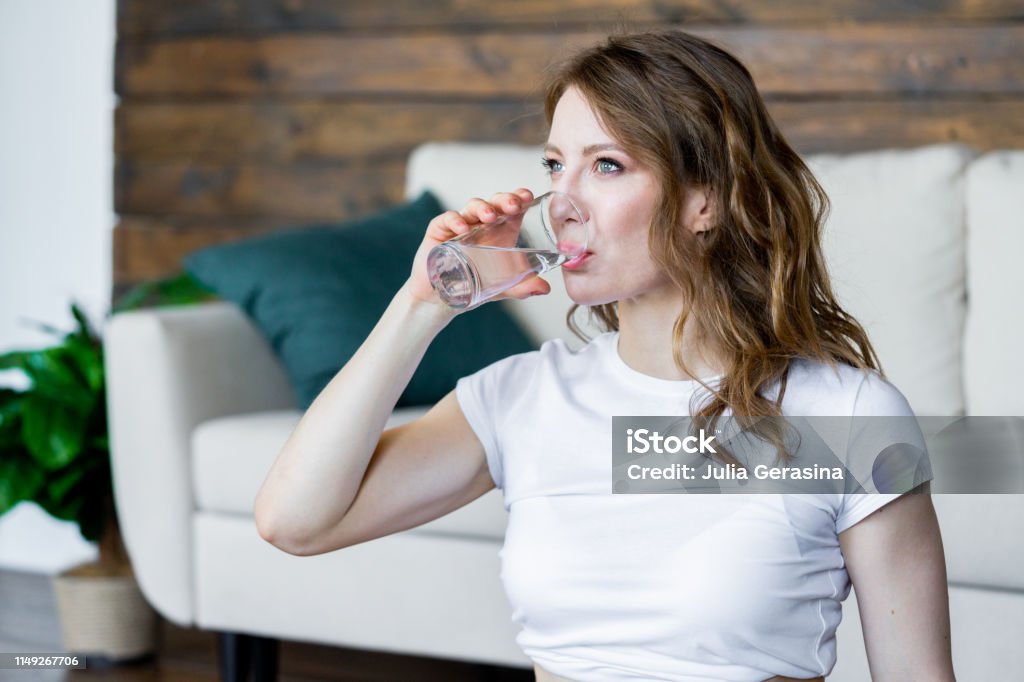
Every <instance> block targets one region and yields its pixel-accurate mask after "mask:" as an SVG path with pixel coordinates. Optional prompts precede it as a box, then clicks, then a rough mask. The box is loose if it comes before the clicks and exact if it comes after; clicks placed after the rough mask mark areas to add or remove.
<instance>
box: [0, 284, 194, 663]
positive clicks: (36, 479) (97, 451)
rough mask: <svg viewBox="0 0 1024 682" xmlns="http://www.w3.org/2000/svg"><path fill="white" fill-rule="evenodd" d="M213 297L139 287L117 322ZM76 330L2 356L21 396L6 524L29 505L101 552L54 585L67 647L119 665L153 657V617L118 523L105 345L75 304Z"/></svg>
mask: <svg viewBox="0 0 1024 682" xmlns="http://www.w3.org/2000/svg"><path fill="white" fill-rule="evenodd" d="M211 296H212V295H211V294H210V292H209V291H208V290H206V289H203V288H202V287H200V286H199V285H198V284H197V283H196V282H195V281H194V280H192V279H191V278H189V277H188V276H186V275H181V276H176V277H172V278H168V279H164V280H157V281H155V282H148V283H145V284H144V285H141V286H139V287H137V288H135V289H133V290H132V291H130V292H129V293H128V294H126V295H125V296H124V297H123V298H122V299H121V300H120V302H119V303H118V304H117V305H115V307H114V308H113V310H112V313H116V312H120V311H121V310H126V309H130V308H136V307H142V306H145V305H153V304H157V305H166V304H180V303H192V302H198V301H202V300H206V299H208V298H210V297H211ZM71 312H72V315H73V317H74V319H75V322H76V326H75V328H74V329H73V330H72V331H70V332H62V331H61V330H58V329H55V328H54V327H51V326H49V325H46V324H42V323H36V324H37V326H38V327H39V328H40V329H42V330H43V331H45V332H47V333H50V334H53V335H54V336H56V337H57V339H58V340H57V342H56V343H54V344H53V345H51V346H48V347H45V348H40V349H36V350H15V351H10V352H7V353H3V354H0V370H20V371H21V372H23V373H24V374H25V376H26V378H27V379H28V386H27V387H26V388H24V389H13V388H0V515H3V514H5V513H6V512H7V511H9V510H10V509H12V508H13V507H14V506H15V505H17V504H19V503H20V502H23V501H30V502H34V503H36V504H38V505H39V506H40V507H41V508H42V509H44V510H45V511H46V512H47V513H49V514H50V515H51V516H53V517H55V518H57V519H62V520H65V521H71V522H74V523H76V524H77V525H78V528H79V530H80V532H81V534H82V537H84V538H85V539H86V540H88V541H90V542H96V543H97V544H98V548H99V555H98V558H97V559H96V561H93V562H89V563H86V564H81V565H78V566H75V567H73V568H70V569H68V570H67V571H64V572H63V573H61V574H60V575H57V576H55V577H54V591H55V594H56V597H57V604H58V610H59V611H60V616H61V628H62V631H63V634H64V646H65V648H66V649H68V650H69V651H71V652H74V653H80V654H89V655H90V660H91V661H92V660H93V657H99V658H106V659H109V660H110V661H112V662H113V661H121V660H125V659H132V658H136V657H139V656H144V655H146V654H148V653H150V652H151V651H152V650H153V649H154V647H155V631H156V617H155V613H153V611H152V609H151V608H150V607H149V605H148V604H147V603H146V601H145V599H144V598H143V596H142V593H141V592H140V591H139V588H138V585H137V584H136V582H135V579H134V576H133V574H132V570H131V563H130V561H129V558H128V554H127V552H126V550H125V547H124V544H123V542H122V540H121V533H120V530H119V527H118V523H117V515H116V513H115V508H114V495H113V483H112V479H111V471H110V446H109V440H108V432H107V410H106V391H105V386H106V384H105V375H104V364H103V345H102V341H101V339H100V337H99V335H98V334H97V333H96V332H95V331H94V330H93V329H92V328H91V327H90V325H89V322H88V320H87V319H86V316H85V315H84V314H83V313H82V310H81V309H80V308H79V307H78V305H77V304H74V303H72V305H71Z"/></svg>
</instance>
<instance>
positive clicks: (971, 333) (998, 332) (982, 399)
mask: <svg viewBox="0 0 1024 682" xmlns="http://www.w3.org/2000/svg"><path fill="white" fill-rule="evenodd" d="M1022 189H1024V150H1018V151H998V152H991V153H989V154H986V155H985V156H983V157H981V158H980V159H978V160H977V161H975V162H974V163H972V164H971V167H970V169H969V170H968V172H967V295H968V297H969V300H970V309H969V311H968V314H967V329H966V332H965V333H966V336H965V339H964V365H965V374H964V381H965V382H966V387H965V388H966V392H967V411H968V412H969V413H970V414H978V415H1005V416H1020V415H1024V392H1021V387H1020V379H1021V377H1024V354H1021V352H1020V346H1021V339H1022V338H1024V314H1022V311H1024V306H1022V304H1021V300H1022V299H1024V267H1021V265H1022V259H1024V256H1022V254H1024V192H1022Z"/></svg>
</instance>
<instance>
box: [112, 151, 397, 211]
mask: <svg viewBox="0 0 1024 682" xmlns="http://www.w3.org/2000/svg"><path fill="white" fill-rule="evenodd" d="M404 177H405V164H404V162H401V161H391V162H387V161H382V162H379V163H372V162H370V161H369V160H368V161H367V162H366V163H352V164H350V165H347V166H339V165H319V166H314V165H295V166H275V165H269V166H214V165H207V164H198V163H188V162H181V163H166V164H132V163H120V164H119V165H118V167H117V171H116V179H115V197H114V204H115V210H116V211H117V212H118V213H122V214H126V213H141V214H151V215H160V214H179V215H194V216H241V217H282V218H289V219H296V220H335V219H341V218H349V217H352V216H355V215H359V214H362V213H366V212H369V211H372V210H373V209H377V208H381V207H383V206H387V205H389V204H393V203H395V202H398V201H400V200H401V198H402V187H403V182H404Z"/></svg>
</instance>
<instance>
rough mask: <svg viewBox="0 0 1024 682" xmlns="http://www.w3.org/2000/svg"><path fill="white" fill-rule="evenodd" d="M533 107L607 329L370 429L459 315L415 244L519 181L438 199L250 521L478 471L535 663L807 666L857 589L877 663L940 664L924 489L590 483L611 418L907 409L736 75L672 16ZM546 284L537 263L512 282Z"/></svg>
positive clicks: (373, 502)
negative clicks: (569, 200)
mask: <svg viewBox="0 0 1024 682" xmlns="http://www.w3.org/2000/svg"><path fill="white" fill-rule="evenodd" d="M545 109H546V115H547V118H548V122H549V124H550V134H549V138H548V143H547V145H546V147H545V157H544V159H543V163H544V165H545V166H546V167H547V168H548V170H549V171H550V177H551V188H552V189H556V190H561V191H564V192H567V193H569V194H570V195H571V196H573V197H574V198H575V199H576V200H577V201H579V202H580V203H581V204H583V205H584V206H585V208H586V210H587V212H588V213H589V228H590V230H591V234H590V240H589V244H588V246H589V247H590V251H589V252H588V254H587V256H586V257H585V258H583V259H581V260H579V261H576V262H574V263H572V264H570V267H568V268H563V276H564V278H565V284H566V289H567V290H568V293H569V295H570V297H571V298H572V299H573V301H574V302H575V303H576V304H577V305H583V306H589V307H590V310H591V312H592V313H593V314H595V315H596V316H597V318H598V319H599V320H600V321H601V322H602V323H603V324H604V325H605V328H606V329H607V330H608V332H607V333H604V334H601V335H599V336H598V337H596V338H595V339H593V340H592V341H591V342H590V343H588V344H587V345H586V346H585V347H584V348H583V349H581V350H580V351H578V352H575V353H573V352H570V351H569V350H568V349H567V348H566V346H565V344H564V343H562V342H561V341H552V342H548V343H545V344H544V345H543V346H542V348H541V349H540V350H539V351H535V352H531V353H525V354H522V355H516V356H512V357H510V358H507V359H505V360H502V361H500V362H497V363H494V364H493V365H491V366H490V367H487V368H485V369H483V370H481V371H480V372H477V373H476V374H474V375H472V376H470V377H465V378H463V379H461V380H460V381H459V383H458V386H457V388H456V390H454V391H452V392H451V393H450V394H449V395H447V396H446V397H445V398H444V399H442V400H441V401H440V402H439V403H438V404H437V405H436V406H434V407H433V408H432V409H431V410H430V412H428V413H427V414H426V415H424V416H423V417H422V418H420V419H419V420H417V421H415V422H413V423H410V424H406V425H404V426H401V427H398V428H393V429H388V430H387V431H383V428H384V424H385V422H386V420H387V418H388V416H389V415H390V413H391V411H392V409H393V407H394V405H395V403H396V401H397V399H398V397H399V395H400V394H401V393H402V391H403V390H404V388H405V386H406V384H407V383H408V381H409V378H410V377H411V376H412V374H413V372H414V370H415V369H416V367H417V365H418V364H419V362H420V360H421V358H422V357H423V354H424V351H425V350H426V348H427V347H428V345H429V344H430V342H431V340H432V339H433V338H434V336H435V335H436V334H437V333H438V332H439V331H440V330H441V329H442V328H443V327H444V326H445V325H446V324H447V323H448V322H449V321H450V320H451V318H452V317H453V315H454V314H455V312H454V311H452V310H450V309H448V308H447V307H445V306H444V305H443V304H441V303H440V301H439V300H438V298H437V297H436V295H435V294H434V292H433V291H432V290H431V287H430V284H429V282H428V279H427V277H426V274H425V259H426V254H427V253H428V251H429V250H430V249H431V248H432V247H433V246H434V245H436V244H438V243H440V242H443V241H445V240H447V239H449V238H451V237H454V236H456V235H458V234H462V233H465V232H466V231H467V230H469V229H471V228H472V227H473V226H475V225H478V224H481V223H488V222H492V221H494V220H496V219H497V218H498V216H499V215H502V214H510V215H511V214H516V213H518V212H519V211H520V209H521V207H522V205H523V203H524V202H527V201H529V200H530V199H531V198H532V195H531V194H530V192H528V191H527V190H519V191H517V192H514V193H503V194H498V195H495V196H494V197H492V198H491V199H490V200H489V201H484V200H482V199H476V200H473V201H471V202H470V203H469V204H468V205H467V206H466V207H465V208H464V209H463V210H462V211H461V212H454V211H449V212H447V213H445V214H443V215H440V216H438V217H437V218H435V219H434V220H433V221H432V222H431V223H430V225H429V227H428V228H427V232H426V235H425V237H424V240H423V243H422V245H421V246H420V249H419V251H418V253H417V255H416V257H415V260H414V263H413V267H412V273H411V275H410V277H409V279H408V281H407V282H406V284H405V286H403V287H402V289H401V290H400V291H399V292H398V293H397V294H396V296H395V297H394V299H393V301H392V303H391V305H390V306H389V307H388V309H387V311H386V312H385V313H384V314H383V316H382V318H381V319H380V321H379V322H378V324H377V326H376V327H375V328H374V329H373V331H372V333H371V334H370V336H369V337H368V338H367V340H366V342H365V343H364V344H363V345H362V347H361V348H360V349H359V351H358V352H357V353H356V355H355V356H354V357H353V358H352V359H351V360H350V361H349V363H348V364H347V365H346V366H345V367H344V368H343V369H342V370H341V371H340V372H339V373H338V375H337V376H336V377H335V378H334V379H333V380H332V381H331V383H330V384H329V385H328V386H327V387H326V388H325V389H324V391H323V392H322V393H321V395H320V396H319V397H318V398H317V400H316V401H315V402H314V403H313V405H312V406H311V407H310V408H309V410H308V412H307V413H306V414H305V415H304V417H303V419H302V421H301V422H300V424H299V425H298V427H297V428H296V430H295V431H294V433H293V434H292V436H291V438H290V439H289V441H288V443H287V444H286V446H285V448H284V449H283V451H282V452H281V454H280V455H279V457H278V459H277V461H276V463H275V464H274V467H273V469H272V470H271V472H270V474H269V475H268V477H267V480H266V481H265V482H264V484H263V487H262V489H261V490H260V493H259V496H258V497H257V501H256V510H255V511H256V520H257V524H258V527H259V530H260V533H261V535H262V536H263V537H264V538H265V539H267V540H268V541H269V542H271V543H273V544H275V545H276V546H278V547H280V548H281V549H283V550H285V551H288V552H291V553H294V554H301V555H308V554H319V553H323V552H329V551H332V550H335V549H338V548H341V547H346V546H349V545H353V544H356V543H360V542H365V541H367V540H370V539H373V538H378V537H381V536H384V535H388V534H390V533H394V532H397V531H400V530H405V529H407V528H412V527H414V526H417V525H420V524H423V523H426V522H428V521H431V520H433V519H435V518H438V517H440V516H442V515H444V514H447V513H448V512H450V511H452V510H454V509H457V508H459V507H461V506H463V505H465V504H467V503H469V502H470V501H472V500H474V499H476V498H478V497H479V496H481V495H483V494H484V493H486V492H488V491H489V490H491V489H492V488H494V487H495V486H498V487H500V488H501V489H502V491H503V493H504V496H505V505H506V508H507V509H508V510H509V526H508V530H507V532H506V537H505V546H504V548H503V550H502V578H503V581H504V583H505V587H506V590H507V592H508V596H509V599H510V601H511V603H512V605H513V607H514V609H515V611H514V618H515V620H516V621H517V622H519V623H520V624H521V625H523V631H522V632H521V633H520V635H519V638H518V642H519V644H520V646H522V648H523V649H524V651H525V652H526V653H527V654H528V655H529V656H530V657H531V659H532V660H533V661H534V662H535V663H536V674H537V679H538V680H560V679H572V680H655V679H656V680H694V681H695V680H730V681H741V680H742V681H745V682H746V681H749V682H753V681H759V680H772V681H775V682H778V681H781V680H792V679H811V680H813V679H817V680H822V679H823V678H824V676H825V675H827V674H828V673H829V672H830V671H831V669H832V667H833V665H834V664H835V660H836V650H835V638H834V633H835V628H836V626H837V625H838V623H839V620H840V618H841V605H840V602H841V601H842V600H843V599H844V598H845V597H846V596H847V594H848V592H849V589H850V585H851V582H852V583H853V584H854V585H856V587H857V596H858V603H859V606H860V612H861V617H862V621H863V628H864V635H865V640H866V644H867V651H868V656H869V659H870V665H871V669H872V675H873V677H874V679H876V680H901V681H907V680H929V682H935V681H939V680H951V679H953V673H952V665H951V661H950V642H949V616H948V605H947V593H946V575H945V565H944V559H943V553H942V544H941V540H940V536H939V531H938V525H937V522H936V518H935V514H934V510H933V508H932V505H931V501H930V498H929V496H928V495H927V494H913V495H895V494H893V495H846V496H844V495H715V496H708V495H702V496H697V495H611V494H609V491H608V487H609V477H608V474H609V473H610V463H611V452H610V450H611V449H610V442H609V438H608V434H609V426H610V424H611V417H612V416H613V415H641V414H642V415H658V414H670V415H671V414H684V415H685V414H690V415H693V416H695V417H706V418H710V417H715V416H720V415H723V414H727V413H731V414H735V415H757V416H778V415H830V414H839V415H853V416H860V415H872V414H881V415H887V414H897V415H909V414H912V413H911V412H910V408H909V406H908V405H907V403H906V400H905V399H904V398H903V396H902V395H901V394H900V393H899V392H898V391H897V390H896V389H895V388H894V387H892V386H891V385H890V384H888V383H887V382H886V381H885V380H884V379H883V378H882V375H881V374H880V370H879V367H878V363H877V361H876V358H875V355H874V351H873V349H872V347H871V344H870V342H869V341H868V339H867V336H866V335H865V333H864V331H863V329H862V328H861V327H860V325H859V324H857V322H856V321H855V320H853V319H852V318H851V317H850V316H849V315H848V314H846V313H845V312H844V311H843V310H842V309H841V308H840V306H839V305H838V304H837V303H836V300H835V298H834V296H833V294H832V292H831V289H830V285H829V281H828V277H827V274H826V272H825V269H824V260H823V258H822V254H821V250H820V233H821V228H822V223H823V220H824V215H825V212H826V207H827V199H826V197H825V195H824V194H823V192H822V190H821V188H820V187H819V185H818V184H817V183H816V181H815V180H814V178H813V177H812V176H811V174H810V173H809V171H808V170H807V168H806V167H805V166H804V164H803V162H802V161H801V160H800V158H799V157H798V156H797V154H796V153H794V152H793V150H792V149H791V148H790V147H789V145H788V144H787V143H786V142H785V140H783V138H782V136H781V134H780V133H779V131H778V129H777V128H776V127H775V125H774V123H773V122H772V121H771V119H770V118H769V116H768V114H767V112H766V110H765V107H764V104H763V102H762V100H761V98H760V96H759V94H758V93H757V90H756V88H755V86H754V83H753V81H752V79H751V77H750V75H749V73H748V72H747V70H746V69H745V68H744V67H743V66H742V65H741V64H740V63H739V62H738V61H737V60H736V59H735V58H733V57H732V56H730V55H729V54H727V53H726V52H724V51H722V50H721V49H719V48H717V47H714V46H712V45H710V44H708V43H706V42H704V41H702V40H700V39H697V38H695V37H693V36H689V35H687V34H685V33H681V32H674V31H664V32H655V33H644V34H636V35H625V36H619V37H612V38H609V39H608V41H607V42H606V43H605V44H603V45H600V46H597V47H594V48H592V49H589V50H586V51H584V52H582V53H580V54H579V55H577V56H576V57H575V58H574V59H573V60H572V61H570V62H569V63H567V64H566V65H565V66H564V67H562V68H561V69H560V70H558V71H557V72H556V73H554V74H553V76H552V77H551V80H550V83H549V85H548V88H547V96H546V107H545ZM549 291H550V286H549V285H548V284H547V282H545V281H544V280H543V279H541V278H539V277H538V278H533V279H531V280H528V281H525V282H522V283H520V284H519V285H518V286H516V287H515V288H513V289H512V290H510V291H509V292H507V293H506V296H511V297H515V298H525V297H527V296H531V295H535V294H545V293H548V292H549ZM574 310H575V306H574V308H573V311H574ZM573 311H570V318H571V316H572V312H573ZM685 410H688V411H685ZM382 431H383V433H382ZM917 491H921V492H925V493H927V484H925V485H924V486H922V487H921V488H919V489H916V490H915V492H917ZM909 549H912V550H913V551H908V550H909Z"/></svg>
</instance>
